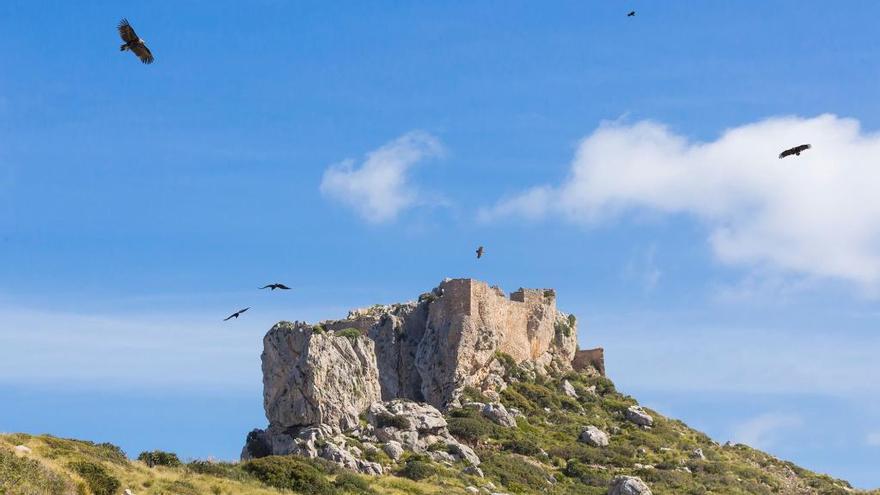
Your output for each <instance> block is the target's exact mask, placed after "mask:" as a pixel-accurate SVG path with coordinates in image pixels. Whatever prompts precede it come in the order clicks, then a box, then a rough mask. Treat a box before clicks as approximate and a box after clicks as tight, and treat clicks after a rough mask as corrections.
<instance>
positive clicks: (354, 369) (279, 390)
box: [262, 322, 381, 432]
mask: <svg viewBox="0 0 880 495" xmlns="http://www.w3.org/2000/svg"><path fill="white" fill-rule="evenodd" d="M351 330H352V331H350V332H329V331H322V330H321V329H320V327H313V326H309V325H305V324H302V323H301V324H291V323H288V322H282V323H278V324H277V325H275V326H274V327H272V329H271V330H269V333H267V334H266V336H265V337H264V338H263V356H262V360H263V406H264V409H265V411H266V418H267V419H268V420H269V425H270V426H274V427H276V428H282V429H285V430H289V429H291V428H298V427H304V426H312V425H327V426H330V427H331V428H332V429H333V430H334V431H335V432H341V431H345V430H349V429H351V428H354V427H356V426H357V425H358V415H359V414H360V413H361V412H362V411H363V410H364V409H366V408H367V407H368V406H369V405H370V404H372V403H374V402H376V401H379V400H381V392H380V388H379V370H378V368H377V366H376V355H375V350H374V344H373V341H372V340H371V339H369V338H367V337H366V336H360V335H359V334H358V332H357V331H355V330H356V329H355V328H354V327H351Z"/></svg>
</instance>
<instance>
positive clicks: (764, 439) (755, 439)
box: [733, 413, 804, 449]
mask: <svg viewBox="0 0 880 495" xmlns="http://www.w3.org/2000/svg"><path fill="white" fill-rule="evenodd" d="M803 424H804V421H803V419H802V418H801V417H800V416H797V415H794V414H783V413H766V414H761V415H759V416H756V417H754V418H752V419H750V420H748V421H746V422H744V423H741V424H739V425H737V426H736V427H735V428H734V430H733V440H734V441H735V442H738V443H744V444H746V445H748V446H750V447H754V448H756V449H767V448H769V447H772V446H773V444H774V443H776V442H777V441H778V440H779V434H780V432H781V430H786V429H793V428H799V427H801V426H803Z"/></svg>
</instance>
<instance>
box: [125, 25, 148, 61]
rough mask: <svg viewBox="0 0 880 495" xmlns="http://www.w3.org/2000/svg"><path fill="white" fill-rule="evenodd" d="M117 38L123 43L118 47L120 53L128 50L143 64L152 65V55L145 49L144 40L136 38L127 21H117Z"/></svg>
mask: <svg viewBox="0 0 880 495" xmlns="http://www.w3.org/2000/svg"><path fill="white" fill-rule="evenodd" d="M118 29H119V37H120V38H122V41H124V42H125V43H123V44H122V46H120V47H119V50H120V51H123V52H124V51H125V50H130V51H131V52H132V53H134V54H135V55H137V56H138V58H139V59H141V62H143V63H145V64H152V63H153V54H152V53H151V52H150V49H149V48H147V44H146V43H145V42H144V40H142V39H140V38H138V35H137V33H135V32H134V28H133V27H131V24H129V23H128V20H126V19H122V20H121V21H119V26H118Z"/></svg>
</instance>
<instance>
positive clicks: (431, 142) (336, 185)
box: [321, 131, 443, 223]
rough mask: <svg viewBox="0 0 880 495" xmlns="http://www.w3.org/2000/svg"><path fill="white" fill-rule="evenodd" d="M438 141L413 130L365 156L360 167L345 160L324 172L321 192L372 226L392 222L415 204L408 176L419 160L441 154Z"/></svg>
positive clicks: (414, 189)
mask: <svg viewBox="0 0 880 495" xmlns="http://www.w3.org/2000/svg"><path fill="white" fill-rule="evenodd" d="M442 150H443V147H442V145H441V144H440V141H439V140H438V139H437V138H435V137H434V136H431V135H430V134H428V133H425V132H419V131H414V132H410V133H407V134H404V135H403V136H401V137H399V138H397V139H395V140H394V141H391V142H390V143H388V144H385V145H384V146H382V147H381V148H379V149H377V150H374V151H371V152H370V153H367V156H366V159H365V160H364V162H363V164H361V166H360V167H357V168H355V164H354V160H350V159H349V160H345V161H343V162H341V163H339V164H336V165H333V166H331V167H329V168H328V169H327V170H325V171H324V177H323V179H322V180H321V193H322V194H324V195H325V196H327V197H328V198H331V199H334V200H336V201H339V202H341V203H343V204H345V205H347V206H349V207H350V208H352V209H354V210H355V211H356V212H357V213H358V214H359V215H360V216H361V217H363V218H364V219H365V220H367V221H368V222H371V223H382V222H387V221H390V220H394V219H395V218H396V217H397V215H398V214H399V213H400V212H401V211H402V210H404V209H406V208H408V207H410V206H413V205H415V204H416V201H417V197H418V194H417V190H416V187H415V186H414V185H413V184H411V183H410V182H409V180H408V179H409V178H408V176H407V174H408V172H409V170H410V168H412V167H413V166H414V165H415V164H417V163H418V162H419V161H421V160H424V159H426V158H430V157H435V156H438V155H440V154H441V153H442Z"/></svg>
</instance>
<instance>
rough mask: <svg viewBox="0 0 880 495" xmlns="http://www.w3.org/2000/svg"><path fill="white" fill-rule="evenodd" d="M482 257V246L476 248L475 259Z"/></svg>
mask: <svg viewBox="0 0 880 495" xmlns="http://www.w3.org/2000/svg"><path fill="white" fill-rule="evenodd" d="M482 257H483V246H480V247H478V248H477V259H480V258H482Z"/></svg>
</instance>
